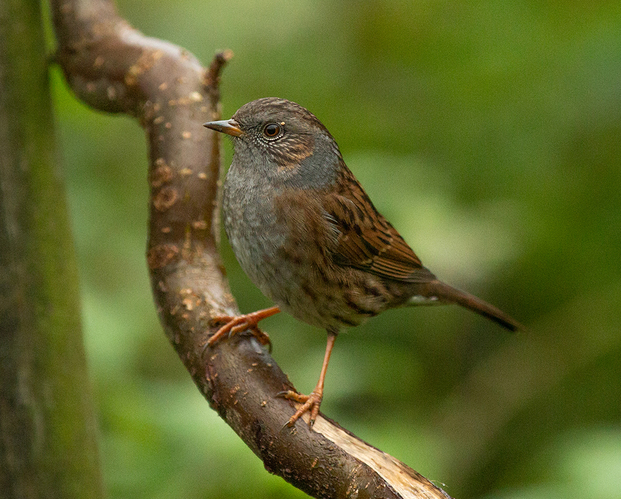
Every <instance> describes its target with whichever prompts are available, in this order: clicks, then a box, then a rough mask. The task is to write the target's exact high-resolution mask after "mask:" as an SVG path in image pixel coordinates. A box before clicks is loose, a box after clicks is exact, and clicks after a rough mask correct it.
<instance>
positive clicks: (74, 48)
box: [52, 0, 448, 498]
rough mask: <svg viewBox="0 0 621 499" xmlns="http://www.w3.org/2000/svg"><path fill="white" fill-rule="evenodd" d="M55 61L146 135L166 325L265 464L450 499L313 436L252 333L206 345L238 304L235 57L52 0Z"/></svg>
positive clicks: (329, 480)
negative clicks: (227, 216) (227, 259)
mask: <svg viewBox="0 0 621 499" xmlns="http://www.w3.org/2000/svg"><path fill="white" fill-rule="evenodd" d="M52 11H53V18H54V24H55V27H56V33H57V37H58V41H59V48H58V52H57V57H56V59H57V61H58V62H59V63H60V65H61V66H62V68H63V71H64V73H65V76H66V79H67V81H68V82H69V85H70V86H71V88H72V89H73V91H74V92H75V93H76V94H77V95H78V97H80V98H81V99H82V100H84V101H85V102H87V103H88V104H90V105H91V106H93V107H95V108H97V109H99V110H102V111H109V112H124V113H129V114H131V115H133V116H136V117H137V118H138V120H139V121H140V123H141V125H142V126H143V127H144V128H145V130H146V132H147V136H148V140H149V151H150V173H149V181H150V186H151V218H150V233H149V242H148V252H147V260H148V264H149V269H150V272H151V282H152V287H153V293H154V295H155V301H156V304H157V308H158V312H159V314H160V318H161V321H162V324H163V325H164V329H165V331H166V334H167V335H168V338H169V339H170V341H171V343H172V345H173V346H174V348H175V349H176V350H177V353H178V354H179V357H180V358H181V360H182V362H183V363H184V365H185V367H186V368H187V370H188V371H189V372H190V374H191V376H192V379H193V380H194V382H195V383H196V385H197V386H198V388H199V389H200V390H201V392H202V393H203V394H204V396H205V398H206V399H207V400H208V401H209V404H210V405H211V407H213V408H214V409H215V410H216V411H218V413H219V414H220V416H221V417H222V418H223V419H224V420H225V421H226V422H227V423H228V424H229V425H230V426H231V427H232V428H233V430H235V432H236V433H237V434H238V435H239V436H240V437H241V438H242V439H243V440H244V442H245V443H246V444H247V445H248V446H249V447H250V448H251V449H252V450H253V452H254V453H255V454H256V455H257V456H258V457H259V458H260V459H261V460H262V461H263V463H264V465H265V467H266V469H267V470H268V471H269V472H271V473H275V474H277V475H279V476H282V477H283V478H284V479H285V480H287V481H288V482H290V483H292V484H293V485H295V486H296V487H299V488H300V489H302V490H304V491H305V492H307V493H308V494H310V495H312V496H314V497H325V498H341V497H343V498H344V497H358V498H377V497H383V498H384V497H385V498H405V497H408V498H421V497H424V498H446V497H448V496H447V495H446V494H445V493H444V492H443V491H441V490H440V489H438V488H437V487H435V486H434V485H433V484H432V483H431V482H429V481H428V480H427V479H425V478H424V477H423V476H421V475H419V474H418V473H416V472H415V471H414V470H412V469H410V468H408V467H407V466H405V465H404V464H402V463H400V462H399V461H397V460H396V459H394V458H392V457H391V456H389V455H387V454H385V453H383V452H382V451H380V450H377V449H375V448H373V447H371V446H370V445H368V444H366V443H365V442H363V441H361V440H360V439H358V438H356V437H355V436H354V435H352V434H351V433H349V432H347V431H346V430H344V429H342V428H341V427H340V426H338V425H337V424H336V423H334V422H333V421H330V420H328V419H326V418H324V417H321V416H320V417H319V418H318V419H317V422H316V424H315V426H314V430H313V431H310V430H309V428H308V426H307V425H306V424H304V423H303V422H302V421H300V422H298V424H296V426H295V427H294V428H288V427H285V426H284V423H285V422H286V421H287V420H288V419H289V417H290V416H291V415H292V414H293V413H294V411H295V408H294V404H293V403H292V402H290V401H287V400H285V399H282V398H276V397H275V395H276V394H277V393H278V392H280V391H283V390H286V389H289V388H292V386H291V384H290V383H289V381H288V380H287V377H286V376H285V374H284V373H283V372H282V371H281V370H280V369H279V368H278V366H277V365H276V363H275V362H274V360H273V359H272V358H271V357H270V355H269V354H268V353H267V352H266V351H265V350H264V348H263V347H262V346H261V345H259V343H258V342H257V341H256V340H255V339H254V338H253V337H252V336H250V335H247V334H238V335H237V336H235V337H233V338H232V339H231V340H230V341H223V342H220V343H218V344H217V345H216V346H215V347H214V348H211V349H207V350H206V349H205V341H206V339H207V338H208V337H209V335H210V334H213V332H214V330H215V329H214V327H213V326H212V324H211V323H210V319H211V318H212V317H214V316H216V315H223V314H224V315H234V314H237V313H238V309H237V306H236V304H235V301H234V299H233V297H232V296H231V294H230V292H229V288H228V284H227V282H226V279H225V277H224V269H223V267H222V264H221V261H220V257H219V254H218V251H217V243H218V241H217V234H218V220H219V213H218V201H219V190H218V185H219V178H220V169H221V159H220V145H219V144H220V142H219V140H220V138H219V137H217V136H216V134H215V132H212V131H210V130H206V129H204V128H203V127H202V123H204V122H205V121H209V120H214V119H218V117H219V116H218V115H219V112H218V102H219V95H218V79H219V75H220V71H221V69H222V67H223V66H224V64H225V63H226V62H227V60H228V59H229V58H230V57H231V54H230V53H228V52H224V53H221V54H218V55H217V56H216V58H215V60H214V61H213V63H212V64H211V66H210V68H208V69H207V70H205V69H204V68H202V67H201V65H200V64H199V62H198V61H197V60H196V59H195V58H194V57H193V56H192V55H191V54H189V53H188V52H186V51H185V50H183V49H181V48H179V47H177V46H175V45H172V44H170V43H167V42H164V41H160V40H156V39H153V38H148V37H146V36H144V35H142V34H141V33H139V32H138V31H136V30H135V29H133V28H132V27H131V26H129V25H128V23H127V22H126V21H124V20H123V19H121V18H120V17H119V16H118V15H117V13H116V12H115V10H114V7H113V5H112V4H111V3H110V2H109V1H107V0H65V1H60V0H55V1H52Z"/></svg>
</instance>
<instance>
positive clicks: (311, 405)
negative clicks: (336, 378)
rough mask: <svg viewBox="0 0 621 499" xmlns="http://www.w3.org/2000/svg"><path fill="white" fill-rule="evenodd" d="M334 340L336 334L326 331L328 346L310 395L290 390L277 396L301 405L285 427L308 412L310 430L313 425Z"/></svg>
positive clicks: (317, 412)
mask: <svg viewBox="0 0 621 499" xmlns="http://www.w3.org/2000/svg"><path fill="white" fill-rule="evenodd" d="M335 340H336V333H333V332H330V331H328V344H327V345H326V354H325V356H324V358H323V365H322V366H321V373H320V374H319V381H318V382H317V386H316V387H315V389H314V390H313V391H312V392H311V394H310V395H302V394H300V393H296V392H294V391H291V390H289V391H287V392H283V393H282V394H279V395H281V396H282V397H284V398H286V399H289V400H294V401H295V402H298V403H300V404H303V405H302V407H300V408H299V409H298V410H297V411H296V413H295V414H294V415H293V416H291V418H290V419H289V421H287V426H293V425H294V424H295V422H296V421H297V420H298V419H300V416H302V414H304V413H305V412H309V411H310V420H309V421H308V426H309V427H310V428H312V427H313V425H314V424H315V419H317V414H319V406H321V401H322V399H323V382H324V380H325V379H326V372H328V363H329V362H330V354H331V353H332V348H334V341H335Z"/></svg>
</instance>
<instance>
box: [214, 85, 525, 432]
mask: <svg viewBox="0 0 621 499" xmlns="http://www.w3.org/2000/svg"><path fill="white" fill-rule="evenodd" d="M205 126H206V127H208V128H211V129H213V130H217V131H218V132H222V133H226V134H228V135H230V136H231V137H233V142H234V149H235V151H234V156H233V162H232V164H231V168H230V169H229V171H228V174H227V176H226V181H225V183H224V197H223V211H224V228H225V230H226V233H227V236H228V238H229V241H230V243H231V246H232V247H233V251H234V252H235V255H236V257H237V260H239V263H240V265H241V266H242V268H243V269H244V271H245V272H246V273H247V274H248V276H249V277H250V279H251V280H252V281H253V282H254V283H255V284H256V285H257V286H258V287H259V289H260V290H261V291H262V292H263V293H264V294H265V295H266V296H268V297H269V298H271V299H272V300H273V301H274V302H275V303H276V304H277V306H276V307H272V308H269V309H266V310H261V311H259V312H254V313H252V314H248V315H244V316H239V317H225V318H219V319H221V320H222V321H226V322H227V323H226V325H224V326H223V327H222V328H221V329H220V330H219V331H218V332H217V333H216V334H215V335H213V336H212V337H211V338H210V339H209V341H208V344H209V345H213V344H214V343H215V342H217V341H218V340H219V339H220V338H222V337H223V336H224V335H226V334H230V333H232V332H233V333H234V332H237V331H241V330H244V329H248V328H250V329H252V330H253V331H254V333H255V334H257V335H258V336H259V337H260V338H261V339H263V340H264V341H265V336H262V333H261V332H260V330H259V329H258V327H257V323H258V321H260V320H261V319H264V318H265V317H269V316H271V315H273V314H275V313H277V312H279V311H280V310H284V311H285V312H288V313H289V314H291V315H292V316H293V317H296V318H297V319H300V320H302V321H304V322H307V323H308V324H311V325H313V326H317V327H321V328H325V329H326V330H327V332H328V344H327V347H326V353H325V358H324V361H323V366H322V369H321V374H320V376H319V381H318V383H317V386H316V387H315V389H314V390H313V392H312V393H311V394H310V395H301V394H298V393H296V392H293V391H288V392H285V393H284V394H283V395H284V397H286V398H288V399H291V400H294V401H296V402H299V403H301V404H303V405H302V406H301V407H300V408H299V409H298V410H297V412H296V413H295V414H294V415H293V416H292V417H291V419H289V421H288V423H287V424H288V425H289V426H291V425H293V424H294V423H295V422H296V421H297V419H299V418H300V416H301V415H302V414H304V413H305V412H310V420H309V425H310V426H312V425H313V423H314V421H315V419H316V417H317V414H318V413H319V406H320V404H321V400H322V398H323V385H324V378H325V375H326V370H327V367H328V362H329V360H330V353H331V351H332V347H333V345H334V341H335V339H336V336H337V334H338V332H339V331H340V330H341V329H342V328H346V327H353V326H357V325H359V324H361V323H362V322H364V321H365V320H367V319H368V318H369V317H373V316H375V315H377V314H379V313H380V312H383V311H384V310H386V309H389V308H395V307H401V306H409V305H430V304H439V303H456V304H458V305H461V306H463V307H466V308H468V309H470V310H472V311H474V312H476V313H478V314H481V315H483V316H485V317H487V318H488V319H491V320H493V321H495V322H497V323H498V324H500V325H501V326H503V327H505V328H507V329H510V330H512V331H515V330H517V329H520V328H521V326H520V324H519V323H517V322H516V321H515V320H513V319H512V318H511V317H509V316H508V315H506V314H505V313H504V312H502V311H501V310H499V309H497V308H496V307H494V306H492V305H490V304H489V303H486V302H484V301H483V300H480V299H479V298H477V297H475V296H473V295H470V294H468V293H465V292H463V291H459V290H457V289H455V288H453V287H451V286H449V285H448V284H444V283H443V282H441V281H439V280H438V279H437V278H436V276H435V275H433V274H432V273H431V272H430V271H429V270H428V269H427V268H425V267H423V265H422V263H421V261H420V259H419V258H418V257H417V256H416V255H415V254H414V251H412V249H411V248H410V247H409V246H408V244H407V243H406V242H405V241H404V240H403V238H402V237H401V236H400V235H399V233H398V232H397V231H396V230H395V229H394V228H393V226H392V225H391V224H390V222H388V220H386V219H385V218H384V217H383V216H382V215H381V214H380V213H378V211H377V210H376V209H375V207H374V206H373V203H371V200H370V199H369V197H368V196H367V194H366V193H365V192H364V190H363V189H362V186H361V185H360V184H359V183H358V181H357V180H356V178H355V177H354V175H353V174H352V173H351V171H350V170H349V168H347V166H346V165H345V162H344V161H343V157H342V156H341V152H340V150H339V147H338V146H337V144H336V142H335V141H334V139H333V138H332V135H330V132H328V130H327V129H326V127H325V126H323V124H322V123H321V122H320V121H319V120H318V119H317V118H316V117H315V116H314V115H313V114H312V113H310V112H309V111H308V110H306V109H305V108H303V107H302V106H300V105H298V104H295V103H293V102H290V101H288V100H285V99H278V98H274V97H269V98H264V99H258V100H255V101H253V102H250V103H248V104H246V105H244V106H242V107H241V108H240V109H239V110H238V111H237V112H236V113H235V115H234V116H233V117H232V118H231V119H230V120H223V121H212V122H209V123H205Z"/></svg>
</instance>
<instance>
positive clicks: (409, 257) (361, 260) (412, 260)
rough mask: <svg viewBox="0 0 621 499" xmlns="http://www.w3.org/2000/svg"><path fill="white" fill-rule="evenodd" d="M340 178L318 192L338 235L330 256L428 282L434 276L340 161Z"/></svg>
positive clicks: (387, 275)
mask: <svg viewBox="0 0 621 499" xmlns="http://www.w3.org/2000/svg"><path fill="white" fill-rule="evenodd" d="M340 167H341V172H342V174H341V178H340V179H339V180H338V181H337V182H336V185H335V186H334V189H333V190H332V192H328V193H325V194H323V195H322V204H323V208H324V210H325V212H326V219H327V220H328V221H329V222H330V223H331V224H333V225H334V226H335V227H336V229H337V230H338V232H339V234H340V236H339V239H338V245H337V248H336V250H335V252H334V255H333V258H334V261H335V262H336V263H338V264H339V265H345V266H349V267H354V268H357V269H361V270H365V271H367V272H370V273H372V274H375V275H377V276H379V277H382V278H386V279H393V280H399V281H405V282H428V281H431V280H433V279H434V275H433V274H432V273H431V272H430V271H429V270H427V269H426V268H425V267H423V264H422V263H421V261H420V259H419V258H418V257H417V256H416V254H415V253H414V251H413V250H412V248H410V246H409V245H408V244H407V243H406V242H405V241H404V239H403V238H402V237H401V235H400V234H399V233H398V232H397V231H396V230H395V228H394V227H393V226H392V225H391V224H390V222H388V220H386V219H385V218H384V217H383V216H382V215H381V214H380V213H379V212H378V211H377V210H376V209H375V207H374V206H373V203H372V202H371V200H370V199H369V197H368V196H367V194H366V192H365V191H364V189H363V188H362V186H361V185H360V184H359V183H358V181H357V180H356V178H355V177H354V175H353V174H352V173H351V171H350V170H349V169H348V168H347V166H346V165H345V164H344V163H343V161H342V160H341V165H340Z"/></svg>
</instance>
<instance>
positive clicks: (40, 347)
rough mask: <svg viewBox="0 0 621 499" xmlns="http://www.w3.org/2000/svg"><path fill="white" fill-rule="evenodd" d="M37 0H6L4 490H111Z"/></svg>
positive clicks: (1, 145) (0, 23) (1, 10)
mask: <svg viewBox="0 0 621 499" xmlns="http://www.w3.org/2000/svg"><path fill="white" fill-rule="evenodd" d="M47 65H48V62H47V59H46V54H45V48H44V37H43V29H42V22H41V12H40V4H39V2H38V1H37V0H3V1H2V2H0V496H1V497H2V498H4V499H12V498H19V499H29V498H59V499H60V498H62V499H73V498H81V497H85V498H86V497H88V498H98V497H102V496H103V487H102V483H101V476H100V470H99V457H98V452H97V445H96V433H97V432H96V425H95V418H94V412H93V407H92V396H91V389H90V384H89V379H88V375H87V370H86V361H85V355H84V347H83V341H82V331H81V326H80V307H79V296H78V281H77V271H76V261H75V254H74V248H73V242H72V239H71V232H70V229H69V223H68V214H67V206H66V200H65V191H64V186H63V182H62V178H61V177H62V175H61V174H60V169H59V165H58V161H57V159H58V158H57V154H56V148H55V137H54V126H53V117H52V106H51V100H50V94H49V88H48V75H47Z"/></svg>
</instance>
